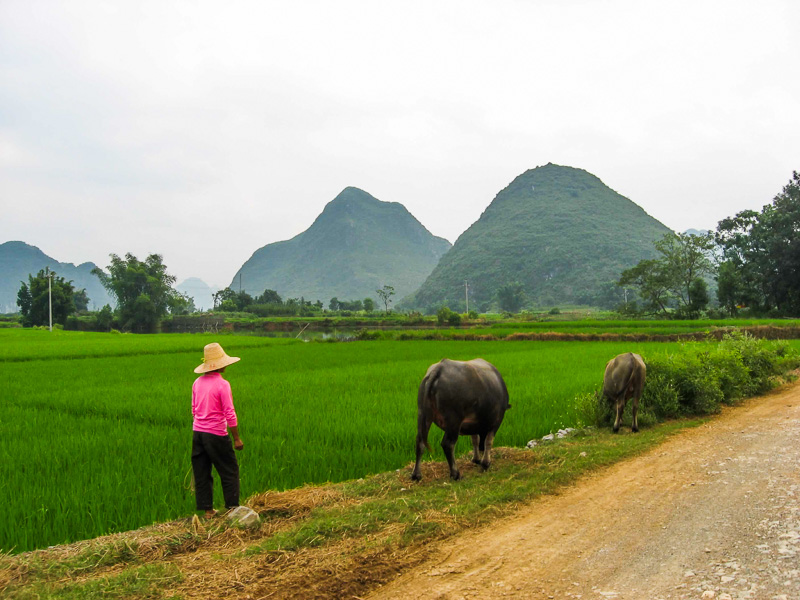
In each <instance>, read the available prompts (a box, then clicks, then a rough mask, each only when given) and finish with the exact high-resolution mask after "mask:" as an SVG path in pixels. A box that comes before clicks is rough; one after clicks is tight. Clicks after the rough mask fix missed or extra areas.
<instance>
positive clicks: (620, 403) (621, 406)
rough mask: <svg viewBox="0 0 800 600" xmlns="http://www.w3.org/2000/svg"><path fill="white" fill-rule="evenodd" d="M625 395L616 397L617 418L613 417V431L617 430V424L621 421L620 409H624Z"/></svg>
mask: <svg viewBox="0 0 800 600" xmlns="http://www.w3.org/2000/svg"><path fill="white" fill-rule="evenodd" d="M624 398H625V396H623V397H622V398H618V399H617V401H616V402H615V406H616V408H617V418H616V419H614V433H617V432H619V426H620V424H621V423H622V411H623V410H625V400H624Z"/></svg>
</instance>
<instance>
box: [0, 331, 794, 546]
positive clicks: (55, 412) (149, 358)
mask: <svg viewBox="0 0 800 600" xmlns="http://www.w3.org/2000/svg"><path fill="white" fill-rule="evenodd" d="M26 339H27V340H29V344H30V346H31V347H34V348H35V349H36V352H34V351H33V350H32V349H31V348H30V347H26V345H25V343H24V342H25V340H26ZM211 339H218V340H219V341H221V343H222V344H223V346H224V347H225V348H226V350H228V351H229V352H230V353H231V354H234V353H235V354H236V355H239V356H241V357H242V360H241V362H240V363H237V364H236V365H233V366H232V367H230V369H229V370H228V372H227V373H226V378H227V379H228V380H229V381H230V382H231V384H232V387H233V392H234V399H235V403H236V408H237V412H238V415H239V419H240V431H241V434H242V437H243V440H244V443H245V449H244V451H243V452H242V453H241V454H239V459H240V465H241V471H242V499H243V500H244V499H245V498H247V497H248V496H249V495H251V494H253V493H256V492H260V491H263V490H267V489H287V488H294V487H297V486H300V485H302V484H304V483H320V482H326V481H344V480H348V479H353V478H359V477H363V476H365V475H368V474H373V473H379V472H384V471H388V470H393V469H398V468H401V467H404V466H406V465H407V464H408V463H409V462H410V461H411V460H413V457H414V449H413V448H414V436H415V432H416V393H417V387H418V385H419V382H420V381H421V379H422V377H423V375H424V373H425V371H426V369H427V367H428V366H429V365H430V364H432V363H434V362H436V361H438V360H440V359H442V358H445V357H448V358H452V359H460V360H464V359H470V358H474V357H477V356H482V357H484V358H486V359H487V360H489V361H490V362H492V363H494V364H495V365H496V366H497V367H498V369H499V370H500V372H501V373H502V374H503V376H504V378H505V380H506V383H507V385H508V388H509V394H510V398H511V404H512V408H511V410H510V411H509V412H508V413H507V414H506V419H505V421H504V423H503V426H502V427H501V429H500V431H499V433H498V436H497V439H496V442H495V444H496V445H497V446H502V445H506V446H523V445H524V444H525V443H526V442H527V441H528V440H530V439H532V438H538V437H541V436H543V435H545V434H547V433H549V432H551V431H554V430H556V429H559V428H562V427H567V426H572V427H575V426H581V425H585V424H588V423H589V422H590V421H591V420H592V418H593V416H594V415H593V414H591V411H587V407H586V405H585V403H581V402H580V401H578V400H577V399H576V398H579V397H581V396H583V397H584V398H585V397H586V392H589V391H592V390H594V389H596V388H597V387H598V386H599V385H600V383H601V380H602V374H603V368H604V366H605V363H606V362H607V361H608V359H609V358H611V357H613V356H615V355H616V354H619V353H621V352H626V351H635V352H639V353H641V354H643V355H644V356H645V357H647V356H648V355H653V354H657V353H665V352H679V351H680V348H681V347H682V346H681V345H680V344H664V343H660V344H659V343H652V342H650V343H619V342H598V343H581V342H517V343H509V342H453V341H445V342H434V341H429V342H360V343H353V344H342V343H339V344H322V343H302V342H293V341H291V340H289V341H285V342H284V341H280V340H270V339H266V338H252V337H238V336H227V337H222V336H201V335H182V336H180V335H175V336H169V335H164V336H124V335H112V334H82V333H58V334H55V333H54V334H53V335H50V334H49V332H42V331H30V330H27V331H17V330H0V347H4V348H5V351H6V356H8V357H9V358H8V360H7V361H6V362H5V363H3V364H2V368H0V386H2V389H3V390H4V392H5V393H4V398H5V407H4V410H3V411H2V413H0V431H2V432H3V435H2V436H0V479H1V480H2V481H3V482H4V485H3V486H0V502H1V503H2V505H3V506H4V507H5V510H4V513H3V514H4V516H3V519H2V520H0V549H2V550H3V551H11V550H13V551H15V552H16V551H23V550H28V549H32V548H38V547H43V546H47V545H51V544H57V543H63V542H69V541H73V540H78V539H85V538H90V537H95V536H97V535H100V534H104V533H108V532H112V531H120V530H127V529H132V528H137V527H140V526H142V525H147V524H150V523H153V522H156V521H165V520H169V519H173V518H177V517H180V516H184V515H186V514H189V513H191V511H192V510H193V508H194V498H193V493H192V492H191V490H190V489H189V488H188V483H189V473H190V460H189V453H190V446H191V424H192V418H191V414H190V389H191V384H192V382H193V381H194V379H195V377H196V375H195V374H194V373H193V372H192V369H193V368H194V367H195V366H197V364H199V361H200V357H201V353H202V346H203V344H205V343H206V342H207V341H210V340H211ZM793 345H795V347H797V344H793ZM9 348H14V350H13V351H11V350H9ZM103 349H105V350H106V351H107V352H108V353H109V354H110V356H105V357H102V358H100V357H97V356H96V354H97V353H98V352H100V351H101V350H103ZM234 351H235V352H234ZM137 352H139V353H137ZM59 354H61V355H63V356H65V357H67V358H58V356H59ZM35 355H41V356H44V357H46V358H47V360H33V359H32V358H31V357H32V356H35ZM440 439H441V432H440V431H439V430H438V429H437V428H435V427H434V428H433V429H432V432H431V437H430V442H431V445H432V447H433V448H434V453H433V459H435V460H443V455H442V451H441V449H440V448H439V446H438V443H439V441H440ZM460 444H461V445H460V448H461V449H462V450H464V449H466V448H467V446H468V444H467V441H465V440H462V441H461V443H460ZM217 494H218V497H217V500H218V501H219V500H220V498H219V490H218V489H217ZM20 524H23V525H22V526H20Z"/></svg>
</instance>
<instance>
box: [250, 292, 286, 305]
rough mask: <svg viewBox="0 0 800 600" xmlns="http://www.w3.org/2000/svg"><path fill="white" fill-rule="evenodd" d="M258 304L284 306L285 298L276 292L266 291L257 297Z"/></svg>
mask: <svg viewBox="0 0 800 600" xmlns="http://www.w3.org/2000/svg"><path fill="white" fill-rule="evenodd" d="M255 302H256V304H283V298H281V297H280V294H278V292H276V291H275V290H264V293H263V294H261V295H260V296H257V297H256V299H255Z"/></svg>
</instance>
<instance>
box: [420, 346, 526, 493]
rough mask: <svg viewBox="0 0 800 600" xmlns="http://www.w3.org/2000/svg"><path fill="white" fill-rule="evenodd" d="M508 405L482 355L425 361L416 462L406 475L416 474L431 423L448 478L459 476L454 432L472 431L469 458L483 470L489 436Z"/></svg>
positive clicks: (502, 386) (502, 387)
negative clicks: (438, 435) (439, 440)
mask: <svg viewBox="0 0 800 600" xmlns="http://www.w3.org/2000/svg"><path fill="white" fill-rule="evenodd" d="M509 408H511V406H510V405H509V403H508V390H507V389H506V384H505V382H504V381H503V378H502V377H501V376H500V373H499V372H498V371H497V369H495V368H494V366H493V365H491V364H489V363H488V362H486V361H485V360H483V359H482V358H475V359H473V360H469V361H467V362H461V361H458V360H448V359H446V358H445V359H444V360H442V361H441V362H438V363H436V364H435V365H431V366H430V367H429V368H428V372H427V373H425V377H424V378H423V380H422V383H420V385H419V393H418V394H417V410H418V412H417V462H416V464H415V465H414V470H413V471H412V472H411V479H414V480H417V481H418V480H420V479H422V475H421V474H420V471H419V462H420V458H421V457H422V453H423V452H424V450H425V448H428V449H429V450H430V446H429V445H428V431H429V430H430V428H431V423H436V424H437V425H438V426H439V427H440V428H441V429H442V430H443V431H444V438H443V439H442V449H443V450H444V454H445V456H446V457H447V464H448V465H450V477H451V478H453V479H456V480H457V479H460V478H461V473H459V471H458V469H457V468H456V461H455V459H454V458H453V448H454V446H455V445H456V442H457V441H458V436H459V435H469V436H472V449H473V455H472V462H474V463H476V464H480V465H481V466H482V467H483V468H484V469H488V468H489V464H490V463H491V457H490V454H491V451H492V442H493V441H494V436H495V434H496V433H497V430H498V429H499V428H500V423H502V422H503V416H504V415H505V412H506V410H507V409H509Z"/></svg>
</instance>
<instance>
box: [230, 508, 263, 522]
mask: <svg viewBox="0 0 800 600" xmlns="http://www.w3.org/2000/svg"><path fill="white" fill-rule="evenodd" d="M225 518H226V519H228V521H230V523H231V525H238V526H239V527H258V525H259V523H261V519H260V518H259V516H258V513H257V512H256V511H254V510H253V509H252V508H250V507H249V506H237V507H236V508H232V509H231V510H229V511H228V513H227V514H226V515H225Z"/></svg>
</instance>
